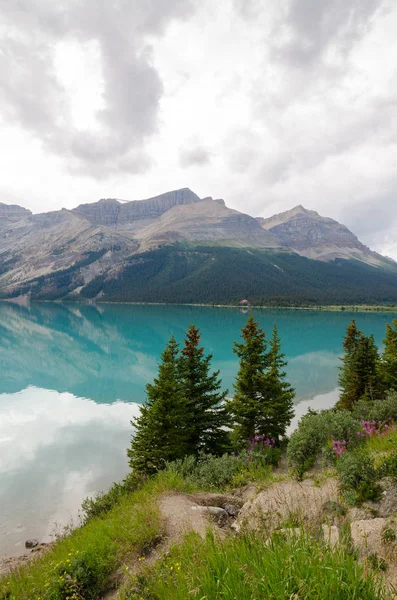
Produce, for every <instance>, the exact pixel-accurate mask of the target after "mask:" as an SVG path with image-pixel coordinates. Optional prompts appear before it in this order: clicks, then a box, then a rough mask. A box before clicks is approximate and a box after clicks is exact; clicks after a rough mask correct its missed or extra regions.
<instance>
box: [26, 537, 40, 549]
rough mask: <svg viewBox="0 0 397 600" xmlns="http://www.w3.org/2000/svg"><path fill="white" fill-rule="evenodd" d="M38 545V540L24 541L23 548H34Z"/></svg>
mask: <svg viewBox="0 0 397 600" xmlns="http://www.w3.org/2000/svg"><path fill="white" fill-rule="evenodd" d="M38 545H39V540H36V539H31V540H26V542H25V548H36V546H38Z"/></svg>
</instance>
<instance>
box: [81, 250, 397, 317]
mask: <svg viewBox="0 0 397 600" xmlns="http://www.w3.org/2000/svg"><path fill="white" fill-rule="evenodd" d="M99 293H101V294H102V299H103V300H108V301H125V302H127V301H130V302H169V303H208V304H211V303H214V304H227V303H230V304H233V303H238V302H239V301H240V300H241V299H243V298H246V299H248V300H249V302H250V303H251V304H258V305H260V304H266V305H279V304H282V305H284V306H288V305H292V306H293V305H306V304H308V305H312V304H330V305H332V304H353V303H354V304H378V303H383V304H389V303H395V302H396V301H397V273H392V272H388V271H385V270H381V269H376V268H374V267H370V266H368V265H364V264H362V263H359V262H358V261H346V260H338V261H336V262H334V263H322V262H318V261H314V260H309V259H307V258H303V257H301V256H298V255H296V254H286V253H279V254H274V253H269V252H265V251H261V250H255V249H252V250H251V249H235V248H225V247H218V248H214V247H197V248H190V249H187V248H183V247H182V246H178V245H176V246H168V247H164V248H161V249H159V250H155V251H151V252H146V253H144V254H141V255H139V256H135V257H133V258H132V259H131V260H130V261H129V264H128V265H127V266H126V267H125V268H124V270H123V271H121V272H120V273H119V275H118V278H117V279H111V280H106V277H98V278H97V279H94V280H93V281H92V282H91V283H90V284H88V285H87V286H86V287H85V288H84V289H83V290H82V291H81V293H80V296H81V297H84V298H95V297H96V296H97V295H98V294H99Z"/></svg>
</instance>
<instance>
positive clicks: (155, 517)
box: [0, 474, 191, 600]
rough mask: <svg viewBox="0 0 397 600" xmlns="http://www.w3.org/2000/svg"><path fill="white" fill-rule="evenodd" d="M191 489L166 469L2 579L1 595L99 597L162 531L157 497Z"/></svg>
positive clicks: (56, 599)
mask: <svg viewBox="0 0 397 600" xmlns="http://www.w3.org/2000/svg"><path fill="white" fill-rule="evenodd" d="M171 489H172V490H178V491H190V489H191V487H187V486H186V484H185V483H184V481H183V479H182V478H181V477H180V476H178V475H176V474H167V475H165V474H161V475H160V476H158V477H156V478H155V479H153V480H149V481H148V482H147V484H146V485H145V486H144V487H143V489H141V490H139V491H136V492H132V493H130V494H126V495H124V496H122V497H119V498H118V499H117V502H115V504H114V506H113V507H111V508H110V509H109V510H108V511H107V512H106V513H105V514H103V515H101V516H98V517H94V518H92V519H90V520H89V522H88V523H87V524H86V525H84V526H83V527H80V528H78V529H75V530H74V531H72V533H71V534H70V535H67V536H65V537H62V538H61V539H59V540H58V541H57V542H56V543H55V544H54V545H53V547H52V548H51V550H50V551H49V552H48V553H46V554H45V555H43V556H42V557H40V558H38V559H37V560H35V561H33V562H31V563H30V564H29V565H27V566H24V567H22V568H20V569H19V570H16V571H14V572H12V574H10V575H9V576H7V577H3V578H1V579H0V600H6V599H7V600H8V599H10V600H66V599H68V598H69V599H70V600H82V599H84V600H96V599H99V598H101V597H102V595H103V593H104V592H105V591H106V590H107V589H108V587H109V582H110V580H111V576H112V574H113V573H114V572H115V571H117V569H118V568H119V567H120V566H122V565H123V563H124V561H125V560H127V558H128V559H131V558H132V557H133V556H134V555H135V556H138V555H140V554H141V553H143V552H144V551H145V550H146V549H147V548H149V547H150V546H152V545H153V544H154V543H155V542H156V541H157V540H158V539H159V537H160V536H161V533H162V523H161V517H160V513H159V510H158V508H157V504H156V501H155V500H156V497H157V496H158V495H159V494H161V493H162V492H165V491H167V490H171Z"/></svg>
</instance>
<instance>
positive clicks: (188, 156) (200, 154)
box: [179, 146, 211, 168]
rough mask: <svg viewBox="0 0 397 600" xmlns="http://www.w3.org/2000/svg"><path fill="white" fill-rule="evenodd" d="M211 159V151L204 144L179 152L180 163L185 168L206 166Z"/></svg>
mask: <svg viewBox="0 0 397 600" xmlns="http://www.w3.org/2000/svg"><path fill="white" fill-rule="evenodd" d="M210 160H211V152H210V151H209V150H207V149H206V148H204V147H202V146H193V147H189V148H184V149H182V150H181V151H180V153H179V164H180V165H181V167H183V168H188V167H194V166H199V167H201V166H204V165H206V164H208V163H209V162H210Z"/></svg>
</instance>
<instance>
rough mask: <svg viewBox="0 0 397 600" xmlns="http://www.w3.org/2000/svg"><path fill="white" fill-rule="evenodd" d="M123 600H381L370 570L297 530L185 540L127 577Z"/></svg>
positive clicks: (345, 552) (384, 596) (380, 589)
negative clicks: (266, 535) (157, 561)
mask: <svg viewBox="0 0 397 600" xmlns="http://www.w3.org/2000/svg"><path fill="white" fill-rule="evenodd" d="M121 597H122V598H123V600H164V599H165V598H166V599H167V600H186V598H192V599H193V600H194V599H197V600H201V599H203V598H208V599H210V598H211V599H212V598H213V599H216V598H219V599H221V598H222V600H236V599H237V598H238V600H254V599H255V600H256V599H257V600H259V599H261V598H266V599H268V600H279V599H280V600H281V599H285V600H287V599H290V598H302V599H303V598H304V599H305V600H352V599H353V598H357V599H360V600H386V599H390V596H389V594H388V593H387V591H386V589H385V586H384V584H383V583H382V582H381V580H380V579H379V578H378V577H377V574H376V572H374V571H373V572H370V573H366V572H365V569H364V567H363V565H360V564H359V563H358V562H357V560H356V559H355V557H354V555H352V554H351V553H349V552H348V550H347V548H345V547H340V548H338V549H336V550H331V549H330V548H329V547H327V546H326V545H324V543H323V542H320V541H315V540H313V538H312V537H310V536H309V535H307V534H305V533H304V532H303V531H302V534H301V535H292V536H285V535H284V534H280V533H277V532H276V533H274V534H273V536H272V537H271V539H270V540H269V539H267V538H264V537H262V536H258V535H257V534H256V535H255V536H254V535H242V536H239V537H234V538H233V537H232V538H227V539H226V540H225V541H219V540H217V539H215V538H214V536H213V534H208V535H207V538H206V539H205V540H202V539H201V538H200V536H198V535H191V536H188V537H187V539H186V540H185V542H184V543H183V544H182V545H181V546H180V547H175V548H174V549H173V551H172V552H171V553H170V555H169V556H167V557H166V558H165V559H163V560H162V561H161V562H160V564H156V567H155V568H149V569H147V570H146V571H145V572H143V573H142V574H140V575H139V576H138V577H133V578H131V580H130V582H129V584H128V585H127V586H126V589H125V591H124V593H123V594H122V596H121Z"/></svg>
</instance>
